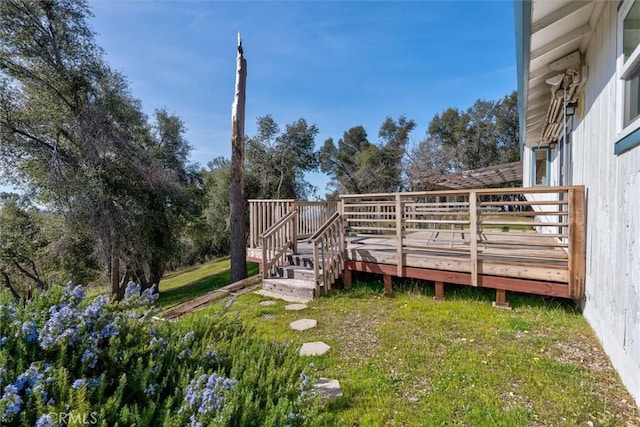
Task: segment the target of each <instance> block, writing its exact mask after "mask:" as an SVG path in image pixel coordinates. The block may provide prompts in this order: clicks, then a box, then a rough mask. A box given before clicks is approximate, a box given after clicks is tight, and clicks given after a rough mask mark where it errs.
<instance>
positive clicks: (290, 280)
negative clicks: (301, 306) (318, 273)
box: [262, 253, 323, 299]
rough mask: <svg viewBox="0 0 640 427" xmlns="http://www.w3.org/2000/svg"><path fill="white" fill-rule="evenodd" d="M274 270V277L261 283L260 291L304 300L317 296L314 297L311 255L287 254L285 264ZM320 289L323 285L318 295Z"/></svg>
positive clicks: (314, 288)
mask: <svg viewBox="0 0 640 427" xmlns="http://www.w3.org/2000/svg"><path fill="white" fill-rule="evenodd" d="M275 270H276V274H275V276H273V277H270V278H267V279H264V280H263V281H262V289H264V290H265V291H269V292H273V293H276V294H280V295H284V296H291V297H297V298H304V299H313V298H314V297H315V296H318V295H315V293H316V286H315V283H314V279H315V276H314V274H315V273H314V269H313V254H310V253H296V254H293V253H291V254H288V255H287V263H286V264H284V265H280V266H277V267H276V269H275ZM322 288H323V284H320V293H322Z"/></svg>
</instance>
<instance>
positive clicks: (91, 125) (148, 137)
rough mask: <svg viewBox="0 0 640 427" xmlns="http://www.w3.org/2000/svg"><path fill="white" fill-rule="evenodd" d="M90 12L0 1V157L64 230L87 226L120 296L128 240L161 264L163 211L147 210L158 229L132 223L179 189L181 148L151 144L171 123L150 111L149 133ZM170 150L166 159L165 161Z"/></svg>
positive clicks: (83, 6)
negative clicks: (147, 230) (107, 57)
mask: <svg viewBox="0 0 640 427" xmlns="http://www.w3.org/2000/svg"><path fill="white" fill-rule="evenodd" d="M90 15H91V11H90V10H89V8H88V6H87V3H86V2H85V1H66V0H49V1H40V2H33V1H21V0H6V1H2V2H0V142H1V144H0V150H1V151H0V162H1V163H2V166H4V167H5V168H7V170H10V171H11V172H12V174H13V175H15V176H20V177H21V178H22V179H23V180H24V181H25V183H26V184H27V185H28V186H29V188H30V190H31V192H32V193H33V194H34V195H35V196H36V197H37V198H38V202H39V203H43V204H45V205H46V206H47V207H48V208H49V209H50V210H52V211H53V212H56V213H59V214H60V215H62V216H63V218H64V219H65V222H66V227H67V228H69V229H73V227H74V225H75V224H87V225H88V227H89V228H90V230H91V232H92V234H93V235H94V240H95V241H96V242H97V245H96V246H97V249H98V253H100V254H101V257H102V260H103V263H104V265H105V267H106V269H107V270H108V271H109V276H110V281H111V288H112V292H113V293H114V294H115V295H116V296H122V295H123V293H124V284H125V283H126V281H127V277H125V274H126V272H127V271H128V268H125V267H128V266H129V265H130V264H135V263H137V261H136V262H134V261H133V260H129V261H125V262H123V263H121V260H123V259H124V257H127V256H128V257H131V256H134V253H135V251H132V249H131V246H132V242H131V241H132V240H136V241H135V245H136V246H138V247H142V246H146V247H149V248H150V249H149V250H151V251H154V254H156V255H158V254H162V255H161V256H160V257H158V258H154V259H155V260H154V261H150V262H151V263H159V264H162V262H163V261H162V259H163V258H164V256H165V255H166V251H164V250H159V251H157V249H158V248H159V247H163V246H166V242H158V241H157V240H154V239H150V236H151V235H153V236H155V235H156V233H158V232H160V231H162V232H163V233H167V232H168V226H169V222H167V221H165V219H166V215H165V212H162V211H160V215H158V216H157V217H156V216H154V217H153V218H157V219H158V220H159V221H161V226H160V227H156V228H154V232H153V233H151V234H144V233H142V234H140V233H136V231H137V230H136V225H139V224H140V222H137V221H139V220H140V218H142V217H145V216H146V217H147V218H149V216H148V215H147V213H148V212H149V211H150V210H155V209H156V208H157V207H158V206H160V205H162V204H163V202H164V201H166V199H165V198H164V196H163V194H164V195H166V194H167V192H170V191H169V189H175V188H177V187H178V186H179V185H174V183H176V182H177V181H179V180H180V179H179V175H180V173H179V171H178V169H180V168H179V167H177V166H176V162H177V163H180V162H182V163H183V164H184V161H185V159H186V157H185V156H186V155H185V150H186V151H188V145H185V144H183V142H184V141H180V140H179V139H178V140H174V143H175V144H177V146H180V145H181V144H182V147H181V148H177V150H172V149H166V148H165V149H158V147H159V146H161V145H163V144H164V142H159V141H161V140H162V138H160V137H159V136H158V135H159V134H160V133H164V134H165V135H170V134H171V133H172V132H171V131H170V128H171V127H172V126H173V127H175V126H176V125H177V123H176V121H175V120H173V119H171V118H169V117H168V115H166V114H165V116H164V117H162V114H161V115H160V116H157V117H156V120H157V122H156V126H157V128H156V131H157V132H156V134H154V131H153V130H152V126H151V125H149V123H148V120H147V118H146V117H145V116H144V114H143V113H142V110H141V106H140V103H139V101H137V100H136V99H134V98H133V97H132V96H131V95H130V93H129V90H128V87H127V82H126V80H125V79H124V78H123V77H122V76H121V75H120V74H118V73H116V72H114V71H112V70H111V69H110V68H109V67H108V65H106V64H105V63H104V61H103V59H102V51H101V49H100V48H99V47H97V46H96V45H95V41H94V35H93V33H92V31H91V30H90V28H89V27H88V25H87V23H86V18H87V17H88V16H90ZM161 127H163V128H164V131H160V130H159V129H160V128H161ZM174 133H175V132H174ZM159 138H160V139H159ZM177 146H176V147H177ZM174 148H175V147H174ZM169 152H172V153H173V154H172V155H173V163H172V162H165V160H166V159H165V158H163V156H165V155H166V154H167V153H169ZM141 196H142V197H141ZM172 206H177V205H172ZM145 239H146V240H145ZM140 240H145V241H144V242H141V241H140ZM151 248H153V249H151ZM138 253H139V251H138ZM149 259H151V258H149ZM159 264H158V266H157V268H156V267H154V268H152V269H153V270H155V271H156V272H158V271H160V270H161V268H159ZM147 267H149V264H148V265H147ZM149 277H151V280H158V279H159V277H158V275H157V274H151V275H150V276H149Z"/></svg>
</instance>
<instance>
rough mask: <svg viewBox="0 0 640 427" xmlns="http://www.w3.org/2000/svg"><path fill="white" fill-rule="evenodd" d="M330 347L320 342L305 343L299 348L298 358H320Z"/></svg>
mask: <svg viewBox="0 0 640 427" xmlns="http://www.w3.org/2000/svg"><path fill="white" fill-rule="evenodd" d="M329 349H331V347H329V346H328V345H326V344H325V343H323V342H322V341H314V342H306V343H304V344H302V347H300V356H322V355H323V354H325V353H326V352H327V351H329Z"/></svg>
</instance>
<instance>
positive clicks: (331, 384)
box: [311, 378, 342, 402]
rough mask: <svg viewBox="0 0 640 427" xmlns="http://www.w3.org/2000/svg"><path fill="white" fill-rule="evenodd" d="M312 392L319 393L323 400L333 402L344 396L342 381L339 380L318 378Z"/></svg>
mask: <svg viewBox="0 0 640 427" xmlns="http://www.w3.org/2000/svg"><path fill="white" fill-rule="evenodd" d="M311 393H314V394H316V393H317V394H319V395H320V400H322V401H325V402H327V401H328V402H331V401H333V400H336V399H337V398H339V397H342V388H341V387H340V381H338V380H332V379H330V378H318V380H317V381H316V382H315V383H313V385H312V386H311Z"/></svg>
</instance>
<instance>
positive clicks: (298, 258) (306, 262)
mask: <svg viewBox="0 0 640 427" xmlns="http://www.w3.org/2000/svg"><path fill="white" fill-rule="evenodd" d="M287 259H288V261H289V265H297V266H300V267H308V268H313V255H311V254H291V255H287Z"/></svg>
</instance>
